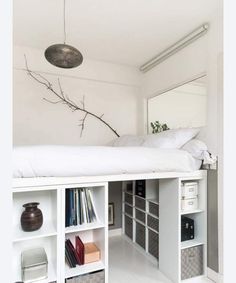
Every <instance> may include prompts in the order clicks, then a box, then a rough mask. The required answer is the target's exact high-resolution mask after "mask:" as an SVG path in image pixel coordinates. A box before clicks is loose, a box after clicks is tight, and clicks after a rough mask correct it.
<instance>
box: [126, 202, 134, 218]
mask: <svg viewBox="0 0 236 283" xmlns="http://www.w3.org/2000/svg"><path fill="white" fill-rule="evenodd" d="M125 213H127V214H129V215H130V216H132V217H133V207H132V206H130V205H128V204H125Z"/></svg>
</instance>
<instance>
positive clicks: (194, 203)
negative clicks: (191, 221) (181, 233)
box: [181, 196, 198, 211]
mask: <svg viewBox="0 0 236 283" xmlns="http://www.w3.org/2000/svg"><path fill="white" fill-rule="evenodd" d="M195 209H198V197H197V196H196V197H194V198H189V199H182V200H181V210H182V211H192V210H195Z"/></svg>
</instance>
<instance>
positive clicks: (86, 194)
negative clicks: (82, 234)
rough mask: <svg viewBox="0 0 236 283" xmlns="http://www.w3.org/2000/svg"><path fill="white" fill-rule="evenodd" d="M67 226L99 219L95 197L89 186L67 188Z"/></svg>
mask: <svg viewBox="0 0 236 283" xmlns="http://www.w3.org/2000/svg"><path fill="white" fill-rule="evenodd" d="M65 221H66V223H65V225H66V227H69V226H73V225H75V226H77V225H81V224H84V223H93V222H96V221H97V216H96V211H95V207H94V202H93V197H92V193H91V190H90V189H89V188H80V189H67V190H66V218H65Z"/></svg>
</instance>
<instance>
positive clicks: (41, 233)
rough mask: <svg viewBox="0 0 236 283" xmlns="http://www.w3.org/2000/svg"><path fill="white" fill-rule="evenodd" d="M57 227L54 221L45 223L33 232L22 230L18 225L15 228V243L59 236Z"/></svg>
mask: <svg viewBox="0 0 236 283" xmlns="http://www.w3.org/2000/svg"><path fill="white" fill-rule="evenodd" d="M57 234H58V233H57V229H56V228H55V227H54V225H53V223H44V224H43V226H42V227H41V228H40V229H39V230H37V231H33V232H24V231H23V230H21V228H20V226H16V227H15V228H14V230H13V243H18V242H23V241H28V240H34V239H40V238H46V237H53V236H57Z"/></svg>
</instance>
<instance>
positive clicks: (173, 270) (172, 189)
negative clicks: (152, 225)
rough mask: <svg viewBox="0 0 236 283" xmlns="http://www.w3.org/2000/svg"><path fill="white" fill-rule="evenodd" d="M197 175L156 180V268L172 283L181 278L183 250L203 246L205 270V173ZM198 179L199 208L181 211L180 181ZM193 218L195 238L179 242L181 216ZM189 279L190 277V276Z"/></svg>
mask: <svg viewBox="0 0 236 283" xmlns="http://www.w3.org/2000/svg"><path fill="white" fill-rule="evenodd" d="M201 175H202V176H200V177H194V176H193V177H188V178H175V179H162V180H160V181H159V203H160V216H159V217H160V227H159V229H160V234H159V247H160V253H159V258H160V260H159V269H160V271H161V272H163V273H164V274H165V275H166V276H167V277H168V278H170V279H171V280H172V282H174V283H179V282H181V281H183V280H182V279H181V278H182V274H181V273H182V272H183V270H182V260H183V259H182V258H181V254H182V251H183V250H184V249H189V248H193V247H198V246H202V247H203V262H202V270H203V272H202V274H201V276H206V270H207V178H206V177H207V174H206V171H202V174H201ZM186 181H196V182H198V190H199V191H198V199H199V204H198V209H196V210H195V211H189V212H186V211H185V212H182V211H181V182H186ZM182 215H185V216H187V217H189V218H192V219H194V229H195V233H194V234H195V237H194V239H193V240H189V241H184V242H181V216H182ZM189 278H192V277H189Z"/></svg>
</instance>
